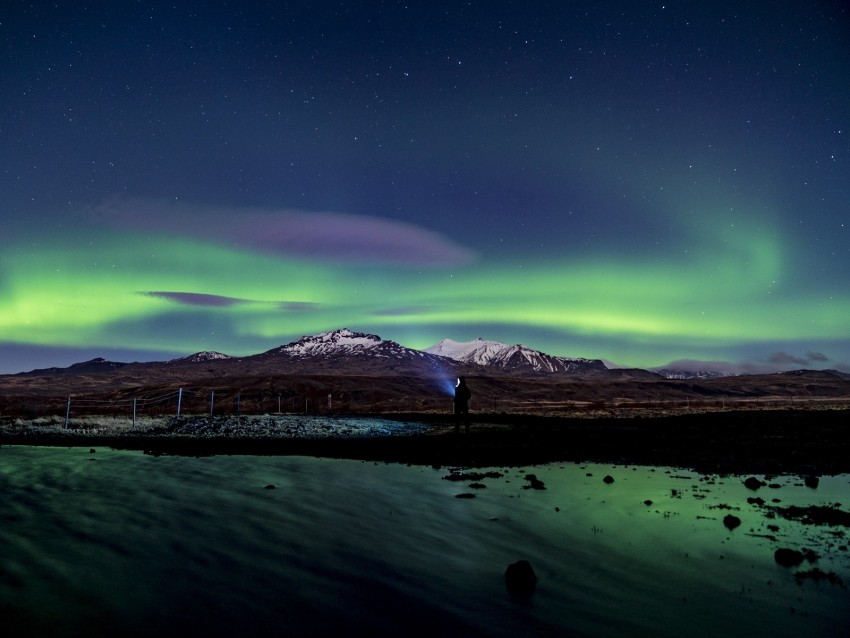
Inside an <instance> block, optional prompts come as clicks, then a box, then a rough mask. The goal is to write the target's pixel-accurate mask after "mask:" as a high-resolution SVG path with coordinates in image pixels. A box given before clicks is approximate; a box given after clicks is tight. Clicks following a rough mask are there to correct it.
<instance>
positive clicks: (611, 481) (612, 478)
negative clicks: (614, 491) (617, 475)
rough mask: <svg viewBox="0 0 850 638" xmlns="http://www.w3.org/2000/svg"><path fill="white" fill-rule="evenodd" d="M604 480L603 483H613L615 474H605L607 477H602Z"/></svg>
mask: <svg viewBox="0 0 850 638" xmlns="http://www.w3.org/2000/svg"><path fill="white" fill-rule="evenodd" d="M602 482H603V483H607V484H608V485H610V484H611V483H613V482H614V477H613V476H611V475H610V474H606V475H605V478H603V479H602Z"/></svg>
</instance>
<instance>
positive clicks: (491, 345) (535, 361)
mask: <svg viewBox="0 0 850 638" xmlns="http://www.w3.org/2000/svg"><path fill="white" fill-rule="evenodd" d="M425 352H427V353H430V354H435V355H438V356H441V357H448V358H449V359H454V360H455V361H460V362H462V363H473V364H477V365H481V366H485V367H491V368H500V369H503V370H515V371H529V372H543V373H548V372H571V373H583V372H591V371H595V370H606V369H607V368H606V367H605V364H604V363H602V361H600V360H599V359H568V358H565V357H555V356H552V355H549V354H546V353H544V352H540V351H539V350H533V349H532V348H526V347H525V346H523V345H519V344H517V345H513V346H509V345H507V344H505V343H501V342H499V341H487V340H484V339H480V338H479V339H474V340H473V341H452V340H451V339H443V340H442V341H440V342H438V343H435V344H434V345H433V346H431V347H430V348H426V349H425Z"/></svg>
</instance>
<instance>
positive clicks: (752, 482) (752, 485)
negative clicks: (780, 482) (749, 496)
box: [744, 476, 764, 490]
mask: <svg viewBox="0 0 850 638" xmlns="http://www.w3.org/2000/svg"><path fill="white" fill-rule="evenodd" d="M744 485H745V486H746V487H748V488H749V489H751V490H757V489H758V488H760V487H761V486H762V485H764V483H763V482H762V481H760V480H758V479H757V478H756V477H755V476H751V477H750V478H748V479H747V480H746V481H744Z"/></svg>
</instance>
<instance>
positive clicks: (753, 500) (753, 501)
mask: <svg viewBox="0 0 850 638" xmlns="http://www.w3.org/2000/svg"><path fill="white" fill-rule="evenodd" d="M747 503H749V504H750V505H759V506H761V505H764V499H763V498H761V497H760V496H750V497H748V498H747Z"/></svg>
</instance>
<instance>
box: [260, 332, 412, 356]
mask: <svg viewBox="0 0 850 638" xmlns="http://www.w3.org/2000/svg"><path fill="white" fill-rule="evenodd" d="M265 354H268V355H285V356H288V357H289V358H292V359H314V358H339V357H350V356H371V357H378V358H384V359H404V358H408V357H411V356H413V357H423V353H422V352H421V351H419V350H412V349H411V348H405V347H404V346H402V345H400V344H398V343H396V342H395V341H385V340H384V339H381V338H380V337H379V336H377V335H372V334H365V333H362V332H353V331H352V330H349V329H348V328H343V329H341V330H333V331H331V332H323V333H321V334H318V335H312V336H304V337H301V338H300V339H298V340H297V341H293V342H291V343H288V344H286V345H285V346H280V347H279V348H274V349H272V350H269V351H268V352H267V353H265Z"/></svg>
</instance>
